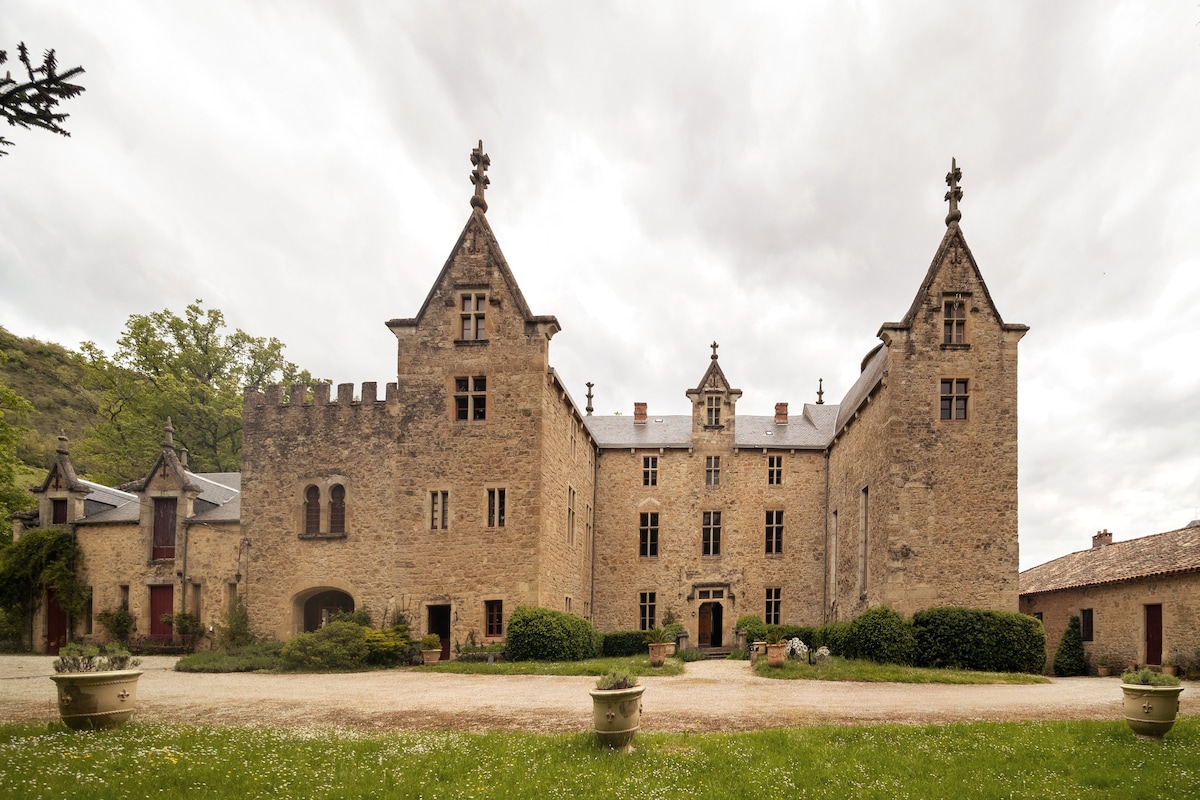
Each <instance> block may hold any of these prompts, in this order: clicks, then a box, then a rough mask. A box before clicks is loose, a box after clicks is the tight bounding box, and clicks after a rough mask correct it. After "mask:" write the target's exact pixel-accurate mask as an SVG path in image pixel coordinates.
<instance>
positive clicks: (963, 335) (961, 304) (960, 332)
mask: <svg viewBox="0 0 1200 800" xmlns="http://www.w3.org/2000/svg"><path fill="white" fill-rule="evenodd" d="M970 299H971V293H970V292H943V293H942V301H941V307H942V349H943V350H970V349H971V339H970V335H969V334H970V326H969V325H968V321H967V304H968V302H969V301H970Z"/></svg>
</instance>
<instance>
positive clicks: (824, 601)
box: [821, 447, 837, 625]
mask: <svg viewBox="0 0 1200 800" xmlns="http://www.w3.org/2000/svg"><path fill="white" fill-rule="evenodd" d="M829 451H830V448H829V447H826V448H825V558H824V562H823V564H822V571H823V572H824V573H825V579H824V581H822V583H823V584H824V590H823V592H822V597H821V620H822V624H823V625H828V624H829ZM833 557H834V558H837V553H834V554H833Z"/></svg>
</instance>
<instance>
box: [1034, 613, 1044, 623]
mask: <svg viewBox="0 0 1200 800" xmlns="http://www.w3.org/2000/svg"><path fill="white" fill-rule="evenodd" d="M1033 618H1034V619H1036V620H1037V621H1038V622H1041V621H1042V612H1040V611H1035V612H1033Z"/></svg>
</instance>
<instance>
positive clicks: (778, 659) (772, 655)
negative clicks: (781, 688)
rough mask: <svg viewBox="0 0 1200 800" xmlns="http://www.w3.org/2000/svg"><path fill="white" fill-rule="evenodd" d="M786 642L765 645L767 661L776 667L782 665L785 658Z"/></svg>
mask: <svg viewBox="0 0 1200 800" xmlns="http://www.w3.org/2000/svg"><path fill="white" fill-rule="evenodd" d="M786 651H787V645H786V644H769V645H767V663H768V664H769V665H771V666H772V667H775V668H776V669H778V668H779V667H782V666H783V662H784V659H786V658H787V652H786Z"/></svg>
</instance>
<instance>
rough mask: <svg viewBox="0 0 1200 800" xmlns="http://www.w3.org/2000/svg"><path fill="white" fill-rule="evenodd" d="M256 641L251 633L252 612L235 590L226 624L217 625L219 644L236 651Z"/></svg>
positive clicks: (226, 616)
mask: <svg viewBox="0 0 1200 800" xmlns="http://www.w3.org/2000/svg"><path fill="white" fill-rule="evenodd" d="M253 641H254V637H253V636H252V635H251V634H250V612H249V611H247V610H246V603H245V601H244V600H242V595H241V593H240V592H235V593H234V595H233V598H232V599H231V600H230V603H229V608H228V609H227V610H226V612H225V624H224V625H218V626H217V646H218V647H220V648H222V649H223V650H226V651H228V652H230V653H236V652H237V651H239V650H241V649H242V648H243V647H247V646H249V645H250V644H251V643H252V642H253Z"/></svg>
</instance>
